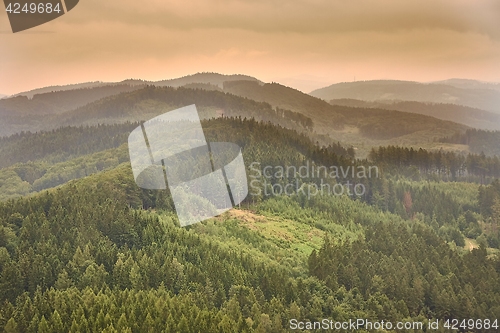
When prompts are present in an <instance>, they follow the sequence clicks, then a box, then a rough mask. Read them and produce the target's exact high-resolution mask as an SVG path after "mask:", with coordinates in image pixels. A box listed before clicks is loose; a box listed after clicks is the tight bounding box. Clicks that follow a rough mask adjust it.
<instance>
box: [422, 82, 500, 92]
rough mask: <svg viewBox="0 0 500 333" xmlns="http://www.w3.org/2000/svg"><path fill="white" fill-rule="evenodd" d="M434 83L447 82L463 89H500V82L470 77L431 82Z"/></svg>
mask: <svg viewBox="0 0 500 333" xmlns="http://www.w3.org/2000/svg"><path fill="white" fill-rule="evenodd" d="M431 83H434V84H446V85H449V86H453V87H457V88H462V89H492V90H498V91H500V83H497V82H483V81H477V80H469V79H448V80H442V81H435V82H431Z"/></svg>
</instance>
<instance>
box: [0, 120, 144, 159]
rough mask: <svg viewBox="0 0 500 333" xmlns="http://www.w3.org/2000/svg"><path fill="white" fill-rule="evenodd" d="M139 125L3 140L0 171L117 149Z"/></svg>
mask: <svg viewBox="0 0 500 333" xmlns="http://www.w3.org/2000/svg"><path fill="white" fill-rule="evenodd" d="M137 126H139V123H125V124H119V125H96V126H79V127H73V126H69V127H63V128H59V129H57V130H52V131H45V132H38V133H31V132H21V133H18V134H14V135H11V136H9V137H4V138H0V155H1V156H2V158H1V159H0V168H5V167H8V166H11V165H14V164H16V163H25V162H29V161H37V160H41V159H43V160H44V161H47V162H52V163H57V162H61V161H65V160H67V159H68V158H70V157H78V156H82V155H88V154H92V153H95V152H99V151H103V150H107V149H111V148H117V147H119V146H121V145H122V144H124V143H126V142H127V138H128V135H129V134H130V132H131V131H132V130H133V129H134V128H136V127H137Z"/></svg>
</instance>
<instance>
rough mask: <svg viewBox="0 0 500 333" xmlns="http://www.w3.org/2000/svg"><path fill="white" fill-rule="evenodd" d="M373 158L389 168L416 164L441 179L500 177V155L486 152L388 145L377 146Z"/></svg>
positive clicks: (472, 179) (392, 169)
mask: <svg viewBox="0 0 500 333" xmlns="http://www.w3.org/2000/svg"><path fill="white" fill-rule="evenodd" d="M369 159H370V160H371V161H372V162H373V163H375V164H376V165H379V166H380V167H385V168H387V169H388V171H397V170H398V169H404V168H412V167H413V168H416V170H417V171H419V172H420V173H421V174H424V175H436V176H438V178H439V179H444V180H457V179H465V180H470V181H478V182H481V183H484V182H487V181H489V180H491V179H492V178H499V177H500V159H499V158H498V157H497V156H495V157H488V156H485V155H484V154H481V155H478V154H467V155H462V154H457V153H454V152H444V151H442V150H440V151H437V152H432V151H428V150H424V149H422V148H420V149H418V150H416V149H413V148H405V147H396V146H387V147H379V148H378V149H377V148H373V149H372V150H371V152H370V154H369Z"/></svg>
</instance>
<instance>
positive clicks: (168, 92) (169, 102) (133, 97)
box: [63, 86, 312, 131]
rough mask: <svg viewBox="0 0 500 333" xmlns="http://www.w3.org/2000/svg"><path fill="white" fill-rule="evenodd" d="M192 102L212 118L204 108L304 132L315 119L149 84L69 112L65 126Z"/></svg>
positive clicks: (218, 95)
mask: <svg viewBox="0 0 500 333" xmlns="http://www.w3.org/2000/svg"><path fill="white" fill-rule="evenodd" d="M143 101H149V102H152V101H154V102H155V103H160V104H159V105H154V106H153V107H148V108H147V109H143V106H141V105H140V103H141V102H143ZM191 104H195V105H196V106H197V108H198V110H199V111H200V114H201V115H202V116H204V117H205V118H212V117H214V116H216V114H211V113H210V112H208V113H205V114H204V111H203V110H205V109H206V110H214V109H217V110H218V111H220V113H221V114H222V115H224V116H225V117H242V118H247V119H250V118H253V119H255V120H257V121H263V122H272V123H273V124H276V125H279V126H282V127H286V128H290V129H295V130H302V131H304V130H308V129H309V128H308V127H307V126H308V125H309V124H310V123H311V122H312V121H311V120H308V118H307V117H305V116H303V115H301V114H299V113H296V112H292V111H286V112H285V110H275V109H273V108H272V107H271V105H270V104H268V103H263V102H256V101H253V100H250V99H247V98H242V97H239V96H235V95H232V94H228V93H223V92H220V91H208V90H205V89H189V88H185V87H179V88H173V87H154V86H147V87H145V88H143V89H140V90H137V91H133V92H130V93H128V94H121V95H116V96H111V97H108V98H103V99H102V100H99V101H97V102H94V103H91V104H89V105H86V106H84V107H82V108H79V109H77V110H75V111H73V112H70V113H66V114H65V120H64V121H63V125H72V124H82V123H90V124H96V123H99V122H102V121H103V120H106V121H110V119H111V120H112V121H113V122H118V121H123V120H131V121H133V120H141V119H144V117H145V116H147V117H152V116H154V115H160V114H162V113H164V112H166V111H168V108H167V107H170V108H171V109H174V108H177V107H183V106H186V105H191ZM145 110H147V112H149V113H147V112H146V111H145ZM144 120H145V119H144Z"/></svg>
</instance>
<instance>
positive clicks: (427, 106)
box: [330, 99, 500, 130]
mask: <svg viewBox="0 0 500 333" xmlns="http://www.w3.org/2000/svg"><path fill="white" fill-rule="evenodd" d="M330 104H332V105H340V106H349V107H358V108H377V109H385V110H394V111H402V112H410V113H418V114H423V115H426V116H431V117H435V118H438V119H442V120H448V121H453V122H456V123H459V124H463V125H467V126H469V127H473V128H479V129H485V130H500V114H497V113H493V112H488V111H484V110H480V109H476V108H470V107H467V106H462V105H456V104H444V103H423V102H411V101H404V102H396V101H362V100H357V99H333V100H331V101H330Z"/></svg>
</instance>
